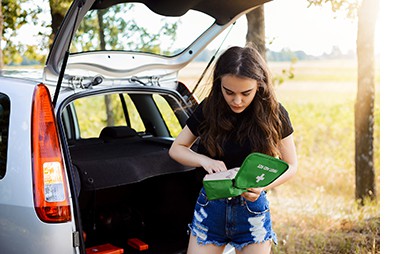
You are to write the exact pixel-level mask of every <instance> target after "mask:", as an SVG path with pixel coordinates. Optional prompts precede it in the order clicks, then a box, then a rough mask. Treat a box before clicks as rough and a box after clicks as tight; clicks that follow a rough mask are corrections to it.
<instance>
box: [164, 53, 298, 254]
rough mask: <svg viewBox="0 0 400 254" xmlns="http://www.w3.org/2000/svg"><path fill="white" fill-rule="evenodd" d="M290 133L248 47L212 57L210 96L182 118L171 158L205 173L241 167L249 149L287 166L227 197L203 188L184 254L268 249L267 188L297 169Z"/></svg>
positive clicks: (257, 59) (270, 235) (254, 252)
mask: <svg viewBox="0 0 400 254" xmlns="http://www.w3.org/2000/svg"><path fill="white" fill-rule="evenodd" d="M292 133H293V128H292V125H291V122H290V119H289V115H288V112H287V111H286V110H285V108H284V107H283V106H282V105H281V104H280V103H279V102H278V101H277V99H276V97H275V94H274V88H273V86H272V83H271V77H270V75H269V72H268V70H267V66H266V63H265V61H264V59H263V58H262V57H261V55H260V54H259V53H258V52H257V51H256V50H255V49H253V48H251V47H232V48H229V49H228V50H226V51H225V52H224V53H223V54H222V55H221V56H220V57H219V59H218V61H217V62H216V65H215V69H214V73H213V85H212V88H211V91H210V94H209V96H208V97H207V98H206V99H205V100H204V101H203V102H202V103H200V105H199V106H198V107H197V109H196V110H195V112H194V113H193V115H192V116H191V117H190V118H189V119H188V120H187V122H186V126H185V127H184V128H183V130H182V132H181V133H180V134H179V135H178V137H177V138H176V139H175V141H174V143H173V144H172V146H171V149H170V156H171V157H172V158H173V159H175V160H176V161H178V162H179V163H181V164H184V165H186V166H191V167H198V168H200V169H199V170H202V171H203V172H204V174H206V173H208V174H212V173H215V172H220V171H225V170H227V169H230V168H234V167H240V165H241V164H242V162H243V161H244V159H245V158H246V156H247V155H249V154H250V153H251V152H262V153H265V154H268V155H271V156H274V157H279V158H281V159H282V160H284V161H286V162H287V163H288V164H289V169H288V170H287V171H286V172H285V173H284V174H283V175H282V176H281V177H280V178H278V179H277V180H276V181H275V182H273V183H272V184H271V185H269V186H268V187H266V188H251V189H248V191H247V192H245V193H244V194H242V195H241V196H238V197H234V198H228V199H218V200H212V201H210V200H208V199H207V196H206V194H205V192H204V189H202V190H201V191H200V194H199V197H198V200H197V203H196V207H195V211H194V217H193V221H192V224H191V225H190V227H191V236H190V240H189V247H188V254H197V253H202V254H204V253H206V254H207V253H222V252H223V250H224V247H225V245H227V244H228V243H230V244H231V245H232V246H234V247H235V248H236V253H238V254H241V253H251V254H257V253H263V254H264V253H270V250H271V241H273V242H275V244H276V241H277V239H276V235H275V233H274V231H273V230H272V225H271V218H270V214H269V202H268V200H267V197H266V191H267V190H268V189H271V188H274V187H276V186H278V185H280V184H282V183H284V182H286V181H287V180H289V178H291V177H292V176H293V175H294V174H295V173H296V170H297V157H296V148H295V145H294V141H293V135H292ZM198 138H199V139H200V140H199V145H198V149H197V151H193V150H192V149H191V146H192V145H193V143H194V142H195V141H196V140H197V139H198Z"/></svg>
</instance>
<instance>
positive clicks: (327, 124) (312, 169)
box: [181, 61, 380, 254]
mask: <svg viewBox="0 0 400 254" xmlns="http://www.w3.org/2000/svg"><path fill="white" fill-rule="evenodd" d="M269 65H270V69H271V70H272V72H273V73H275V75H278V74H280V73H281V70H282V68H288V67H289V66H290V64H289V63H274V62H272V63H270V64H269ZM200 66H201V65H198V66H197V67H193V66H192V67H189V68H187V70H186V72H184V73H182V74H181V77H182V79H183V80H185V82H186V83H187V84H188V85H189V86H191V85H193V84H195V82H196V80H195V79H193V78H191V77H193V76H192V75H194V74H198V73H201V71H202V69H201V68H200ZM356 71H357V65H356V63H355V62H354V61H313V62H298V63H296V64H295V65H294V73H295V77H294V79H291V80H286V81H285V82H284V83H283V84H282V85H279V86H278V87H277V88H276V91H277V96H278V99H279V100H280V101H281V102H282V104H283V105H284V106H285V107H286V109H287V110H288V111H289V113H290V117H291V120H292V123H293V126H294V129H295V133H294V137H295V142H296V147H297V153H298V160H299V168H298V173H297V175H296V176H295V177H294V178H293V179H291V180H290V181H289V182H287V183H285V184H284V185H281V186H279V187H277V188H276V189H275V190H273V191H272V192H270V193H269V199H270V204H271V216H272V220H273V223H274V224H273V226H274V229H275V232H276V233H277V235H278V239H279V245H278V246H275V247H273V253H274V254H276V253H302V254H303V253H310V254H311V253H313V254H315V253H321V254H322V253H332V254H333V253H335V254H336V253H349V254H350V253H371V254H374V253H380V251H379V247H380V210H379V207H380V198H379V189H380V147H379V145H380V142H379V141H380V107H379V70H378V71H377V77H376V80H377V83H378V85H377V87H376V97H375V98H376V103H375V129H374V133H375V134H374V166H375V170H376V173H375V175H376V192H377V200H375V201H371V202H367V203H366V205H365V206H363V207H360V206H358V204H357V202H356V200H355V165H354V157H355V154H354V153H355V140H354V139H355V134H354V104H355V98H356V92H357V72H356Z"/></svg>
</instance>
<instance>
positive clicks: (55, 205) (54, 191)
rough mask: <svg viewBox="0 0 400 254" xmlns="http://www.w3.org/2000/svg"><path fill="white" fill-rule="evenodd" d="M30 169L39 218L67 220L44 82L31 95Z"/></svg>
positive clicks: (62, 175) (65, 195)
mask: <svg viewBox="0 0 400 254" xmlns="http://www.w3.org/2000/svg"><path fill="white" fill-rule="evenodd" d="M32 169H33V191H34V192H33V193H34V202H35V209H36V213H37V215H38V217H39V218H40V219H41V220H42V221H44V222H53V223H54V222H66V221H70V220H71V209H70V203H69V197H68V193H67V182H66V177H65V170H64V164H63V159H62V155H61V148H60V142H59V139H58V135H57V128H56V123H55V117H54V111H53V105H52V103H51V98H50V93H49V91H48V89H47V87H46V86H45V85H43V84H39V85H38V86H37V87H36V89H35V93H34V96H33V108H32Z"/></svg>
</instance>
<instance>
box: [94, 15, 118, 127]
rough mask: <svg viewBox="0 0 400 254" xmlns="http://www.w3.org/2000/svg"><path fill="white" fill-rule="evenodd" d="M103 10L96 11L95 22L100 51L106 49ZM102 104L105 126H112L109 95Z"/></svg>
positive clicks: (112, 119)
mask: <svg viewBox="0 0 400 254" xmlns="http://www.w3.org/2000/svg"><path fill="white" fill-rule="evenodd" d="M104 13H105V11H104V10H98V11H97V21H98V24H99V40H100V50H105V49H106V40H105V38H104V22H103V15H104ZM104 103H105V105H106V113H107V126H114V113H113V107H112V103H111V95H105V96H104Z"/></svg>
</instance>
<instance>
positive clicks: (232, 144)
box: [186, 101, 293, 169]
mask: <svg viewBox="0 0 400 254" xmlns="http://www.w3.org/2000/svg"><path fill="white" fill-rule="evenodd" d="M203 108H204V101H203V102H201V103H200V104H199V106H198V107H197V108H196V110H195V111H194V112H193V114H192V115H191V116H190V117H189V119H188V120H187V121H186V125H187V126H188V128H189V129H190V131H191V132H192V133H193V134H194V135H195V136H197V137H198V136H199V127H200V125H201V123H202V122H203V121H205V118H204V113H205V112H203ZM279 110H280V120H281V122H282V130H281V134H282V139H283V138H285V137H287V136H289V135H290V134H292V133H293V127H292V124H291V121H290V118H289V113H288V112H287V110H286V109H285V108H284V107H283V106H282V104H280V103H279ZM246 114H249V112H248V111H246V110H245V111H243V112H242V113H239V114H237V117H244V116H245V115H246ZM222 149H223V151H224V155H223V156H221V157H218V156H217V157H213V159H217V160H221V161H223V162H224V163H225V165H226V167H227V168H228V169H230V168H234V167H240V165H241V164H242V162H243V161H244V159H245V158H246V157H247V155H249V154H250V153H251V152H252V147H251V144H250V142H249V141H248V139H247V141H246V142H245V143H244V144H240V143H239V142H238V141H236V140H234V139H228V140H227V141H226V142H225V144H224V145H223V147H222ZM197 152H198V153H200V154H204V155H207V156H210V154H209V153H208V151H207V149H206V148H205V147H204V146H203V145H202V143H201V142H199V144H198V147H197ZM210 157H211V156H210Z"/></svg>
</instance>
